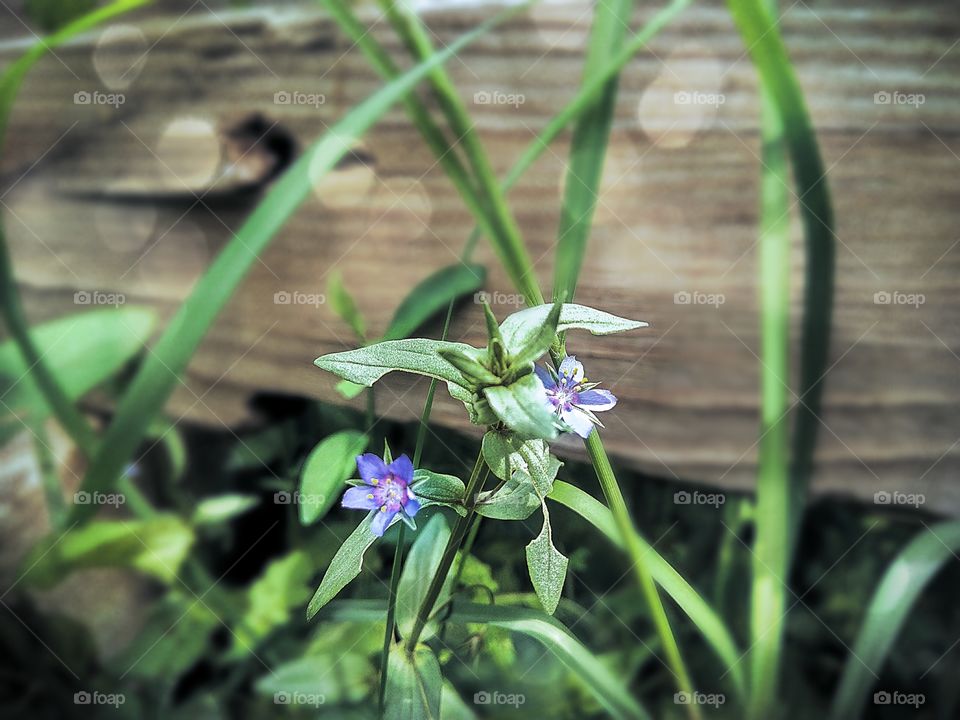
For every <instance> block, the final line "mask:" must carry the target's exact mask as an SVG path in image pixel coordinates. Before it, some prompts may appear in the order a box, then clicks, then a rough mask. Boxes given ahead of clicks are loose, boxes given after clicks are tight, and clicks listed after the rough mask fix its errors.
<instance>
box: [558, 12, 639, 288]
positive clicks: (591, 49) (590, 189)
mask: <svg viewBox="0 0 960 720" xmlns="http://www.w3.org/2000/svg"><path fill="white" fill-rule="evenodd" d="M632 10H633V0H612V1H611V2H604V3H599V4H597V6H596V10H595V11H594V14H593V27H592V28H591V29H590V43H589V45H588V46H587V57H586V59H585V60H584V64H583V77H584V79H586V78H590V77H591V76H593V75H594V74H595V73H596V72H597V70H599V69H601V68H602V67H603V65H604V64H605V63H607V62H609V61H610V60H611V59H612V58H614V57H615V56H616V53H617V51H618V50H619V49H620V48H621V47H622V45H623V39H624V36H625V35H626V31H627V30H628V29H629V27H630V25H629V23H630V14H631V11H632ZM619 79H620V77H619V75H614V76H612V77H611V78H610V79H609V80H607V81H606V83H605V85H604V87H603V89H602V90H601V92H600V94H599V95H598V96H597V97H596V98H594V99H592V100H591V101H590V103H589V104H588V106H587V107H586V108H585V110H584V112H583V113H582V114H581V115H580V117H579V118H577V123H576V125H575V126H574V128H573V140H572V141H571V143H570V162H569V164H568V166H567V176H566V180H565V181H564V192H563V205H562V206H561V208H560V223H559V226H558V227H557V253H556V260H555V265H554V276H553V300H554V302H557V301H559V302H573V296H574V291H575V290H576V287H577V278H578V277H579V275H580V266H581V264H582V263H583V256H584V254H585V253H586V250H587V240H588V239H589V236H590V227H591V225H592V224H593V214H594V211H595V210H596V207H597V197H598V193H599V191H600V178H601V175H602V174H603V165H604V162H605V161H606V157H607V144H608V142H609V140H610V128H611V127H613V113H614V109H615V107H616V102H617V87H618V85H619Z"/></svg>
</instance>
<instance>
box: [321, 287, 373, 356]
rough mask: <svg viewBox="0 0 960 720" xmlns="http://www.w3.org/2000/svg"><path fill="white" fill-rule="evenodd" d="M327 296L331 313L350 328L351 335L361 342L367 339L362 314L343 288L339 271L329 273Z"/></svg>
mask: <svg viewBox="0 0 960 720" xmlns="http://www.w3.org/2000/svg"><path fill="white" fill-rule="evenodd" d="M327 295H328V296H329V299H330V306H331V307H332V308H333V311H334V312H335V313H336V314H337V315H339V316H340V319H341V320H343V321H344V322H345V323H346V324H347V325H349V326H350V329H351V330H353V334H354V335H356V336H357V338H358V339H359V340H360V341H361V342H363V341H364V340H365V339H366V337H367V326H366V323H365V322H364V319H363V313H361V312H360V310H359V308H357V303H356V302H354V299H353V296H352V295H351V294H350V293H349V292H348V291H347V288H346V287H345V286H344V284H343V276H342V275H341V274H340V271H339V270H331V271H330V276H329V277H328V278H327Z"/></svg>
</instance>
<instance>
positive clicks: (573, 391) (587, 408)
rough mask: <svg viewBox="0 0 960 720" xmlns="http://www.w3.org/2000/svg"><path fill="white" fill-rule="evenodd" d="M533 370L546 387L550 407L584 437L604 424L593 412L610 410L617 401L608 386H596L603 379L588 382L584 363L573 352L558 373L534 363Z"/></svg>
mask: <svg viewBox="0 0 960 720" xmlns="http://www.w3.org/2000/svg"><path fill="white" fill-rule="evenodd" d="M534 370H535V371H536V373H537V377H538V378H540V382H542V383H543V387H544V389H545V390H546V391H547V402H548V403H549V404H550V409H551V410H553V411H554V412H556V413H557V416H558V417H559V418H560V419H561V420H563V421H564V422H565V423H566V424H567V425H569V426H570V429H571V430H573V431H574V432H575V433H576V434H577V435H579V436H580V437H582V438H586V437H587V436H589V435H590V433H591V432H593V426H594V425H599V426H600V427H603V423H602V422H600V420H599V419H598V418H597V416H596V415H595V414H594V413H596V412H600V411H602V410H609V409H610V408H612V407H613V406H614V405H616V404H617V398H616V397H614V395H613V393H612V392H610V391H609V390H595V389H594V388H596V387H597V385H599V384H600V383H595V382H587V378H586V377H584V374H583V363H579V362H577V358H576V357H574V356H573V355H568V356H567V357H565V358H564V359H563V362H562V363H560V371H559V375H558V374H557V373H555V372H554V371H553V370H552V369H551V370H549V371H548V370H545V369H544V368H542V367H540V366H539V365H536V366H534Z"/></svg>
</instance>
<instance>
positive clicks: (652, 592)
mask: <svg viewBox="0 0 960 720" xmlns="http://www.w3.org/2000/svg"><path fill="white" fill-rule="evenodd" d="M586 446H587V452H588V453H589V455H590V460H591V461H592V462H593V467H594V470H595V471H596V473H597V479H598V480H599V481H600V487H601V488H602V489H603V496H604V497H605V498H606V501H607V505H608V506H609V507H610V512H611V513H612V514H613V519H614V521H615V522H616V524H617V530H618V531H619V533H620V537H621V538H622V539H623V544H624V547H625V548H626V549H627V552H628V554H629V555H630V560H631V562H632V563H633V567H632V569H633V572H634V575H635V576H636V579H637V582H638V583H639V584H640V589H641V591H642V592H643V596H644V599H645V600H646V602H647V605H648V606H649V608H650V614H651V619H652V620H653V625H654V627H655V628H656V629H657V634H658V635H659V636H660V639H661V641H662V642H663V649H664V652H665V653H666V655H667V664H668V666H669V667H670V669H671V671H672V672H673V674H674V676H675V678H676V682H677V687H679V688H680V692H685V693H692V692H693V683H692V682H691V681H690V675H689V673H688V672H687V668H686V665H685V664H684V662H683V658H682V656H681V655H680V648H679V646H678V645H677V641H676V638H675V637H674V636H673V631H672V630H671V628H670V620H669V618H667V612H666V610H665V609H664V607H663V601H662V600H661V599H660V593H659V591H658V590H657V585H656V583H655V582H654V580H653V575H652V574H651V572H650V568H649V567H648V565H647V561H646V558H645V557H644V551H643V546H642V545H641V544H640V542H639V541H638V536H637V532H636V529H635V528H634V526H633V520H631V519H630V512H629V511H628V510H627V503H626V502H625V501H624V499H623V493H621V492H620V486H619V485H618V484H617V478H616V476H615V475H614V473H613V468H612V467H611V465H610V459H609V458H608V457H607V453H606V450H604V449H603V443H602V442H601V440H600V434H599V432H598V431H597V430H596V429H595V430H594V431H593V432H592V433H590V436H589V437H588V438H587V440H586ZM686 708H687V711H688V714H689V715H690V717H691V718H697V719H699V718H700V717H701V715H700V710H699V708H698V707H697V705H695V704H693V703H690V704H689V705H687V706H686Z"/></svg>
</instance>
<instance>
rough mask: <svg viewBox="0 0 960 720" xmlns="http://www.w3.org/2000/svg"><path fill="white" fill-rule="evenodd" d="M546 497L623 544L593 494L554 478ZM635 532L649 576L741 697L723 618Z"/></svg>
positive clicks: (736, 664) (734, 655)
mask: <svg viewBox="0 0 960 720" xmlns="http://www.w3.org/2000/svg"><path fill="white" fill-rule="evenodd" d="M547 497H548V498H549V499H551V500H553V501H554V502H557V503H559V504H561V505H563V506H565V507H567V508H569V509H570V510H572V511H573V512H575V513H577V514H578V515H580V517H582V518H583V519H584V520H586V521H587V522H589V523H590V524H591V525H593V526H594V527H595V528H597V530H599V531H600V532H601V533H603V534H604V535H605V536H606V537H607V539H608V540H610V542H612V543H613V544H614V545H617V546H618V547H621V548H622V547H623V540H622V539H621V538H620V535H619V533H618V532H617V525H616V522H615V521H614V519H613V515H612V514H611V512H610V510H609V509H608V508H607V507H606V506H605V505H604V504H603V503H601V502H600V501H599V500H597V499H596V498H594V497H593V496H591V495H588V494H587V493H585V492H584V491H583V490H581V489H580V488H578V487H576V486H574V485H571V484H569V483H566V482H563V481H562V480H556V481H555V482H554V484H553V490H552V491H551V493H550V494H549V495H548V496H547ZM635 534H636V536H637V541H638V542H639V543H640V544H641V545H642V546H643V548H644V554H645V555H646V557H647V561H648V563H649V565H650V572H651V574H652V575H653V579H654V580H656V581H657V584H658V585H660V587H662V588H663V590H664V592H666V593H667V595H669V596H670V597H671V598H673V601H674V602H675V603H677V605H678V606H679V607H680V609H681V610H683V611H684V612H685V613H686V614H687V617H689V618H690V620H691V621H692V622H693V623H694V625H696V626H697V627H698V628H699V629H700V632H701V633H702V634H703V637H704V639H705V640H706V641H707V643H709V645H710V646H711V647H712V648H713V650H714V652H715V653H716V654H717V657H719V658H720V661H721V662H722V663H723V665H724V667H725V669H726V670H727V672H728V673H729V675H730V678H731V681H732V683H733V687H734V690H735V691H736V693H737V696H738V697H739V698H740V699H741V700H743V699H744V698H745V694H746V686H745V685H744V678H743V673H742V671H741V670H740V658H741V653H740V650H738V649H737V645H736V642H735V641H734V639H733V636H732V635H731V634H730V631H729V630H728V629H727V627H726V625H725V624H724V622H723V619H722V618H721V617H720V615H719V614H718V613H717V612H716V611H715V610H714V609H713V608H712V607H710V605H709V603H707V601H706V600H704V599H703V597H701V596H700V594H699V593H698V592H697V591H696V590H695V589H694V587H693V586H692V585H690V583H688V582H687V581H686V580H685V579H684V578H683V576H682V575H681V574H680V573H679V572H677V571H676V570H675V569H674V568H673V566H672V565H670V563H669V562H668V561H667V560H666V559H665V558H664V557H663V556H662V555H661V554H660V553H658V552H657V551H656V549H655V548H654V547H652V546H651V545H650V544H649V543H648V542H647V541H646V540H645V539H644V538H643V536H642V535H640V534H639V533H635Z"/></svg>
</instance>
